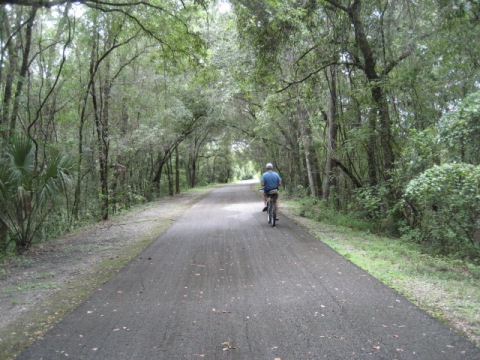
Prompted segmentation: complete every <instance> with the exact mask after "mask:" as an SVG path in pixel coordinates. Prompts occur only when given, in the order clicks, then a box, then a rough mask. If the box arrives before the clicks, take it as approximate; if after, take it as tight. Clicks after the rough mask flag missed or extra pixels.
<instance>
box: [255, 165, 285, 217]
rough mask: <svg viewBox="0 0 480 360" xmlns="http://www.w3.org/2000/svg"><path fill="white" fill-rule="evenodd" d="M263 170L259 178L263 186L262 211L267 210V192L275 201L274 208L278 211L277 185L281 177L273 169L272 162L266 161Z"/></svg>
mask: <svg viewBox="0 0 480 360" xmlns="http://www.w3.org/2000/svg"><path fill="white" fill-rule="evenodd" d="M265 168H266V169H267V171H265V172H264V173H263V175H262V178H261V179H260V183H261V184H262V187H263V204H264V205H265V207H264V208H263V210H262V211H267V199H268V197H267V194H268V195H271V196H272V197H273V202H274V203H275V210H276V211H277V213H278V201H277V200H278V187H279V186H280V185H281V184H282V178H281V177H280V175H278V174H277V173H276V172H275V171H273V165H272V163H268V164H267V165H266V166H265Z"/></svg>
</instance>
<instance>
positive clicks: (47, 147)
mask: <svg viewBox="0 0 480 360" xmlns="http://www.w3.org/2000/svg"><path fill="white" fill-rule="evenodd" d="M0 4H1V8H0V9H1V10H0V16H1V18H2V23H1V25H0V45H1V56H0V85H1V87H0V99H1V104H2V105H1V108H0V166H1V167H2V169H4V170H2V176H1V177H0V191H1V192H2V194H1V196H2V204H1V205H0V246H1V247H2V248H3V249H4V251H11V250H12V249H16V250H17V251H21V250H22V249H24V248H26V247H28V246H29V245H30V244H31V243H32V242H35V241H42V240H44V239H45V238H47V237H51V236H54V235H56V234H59V233H62V232H64V231H67V230H68V229H70V228H71V227H72V226H75V224H78V223H81V222H84V221H92V220H100V219H104V220H106V219H108V218H109V217H110V216H111V215H112V214H113V213H115V212H117V211H121V210H123V209H128V208H129V207H131V206H132V205H135V204H137V203H140V202H145V201H150V200H153V199H155V198H157V197H159V196H171V195H174V194H175V193H178V192H180V191H181V190H182V189H185V188H188V187H194V186H198V185H202V184H208V183H213V182H229V181H233V180H236V179H246V178H250V177H252V176H255V175H258V174H259V173H260V172H261V171H262V170H263V167H264V164H265V163H267V162H273V163H274V164H275V167H276V168H277V169H278V171H279V172H280V173H281V174H282V177H283V179H284V183H285V189H284V190H285V191H286V193H288V194H290V195H292V196H295V195H304V196H311V197H314V198H318V199H321V200H323V201H324V203H325V206H330V207H332V208H334V209H336V210H337V211H348V212H350V213H351V214H352V216H361V217H365V218H368V219H371V220H374V221H375V222H376V223H377V224H378V226H379V227H380V228H381V229H383V230H388V231H391V232H393V233H395V234H401V233H403V234H405V235H407V236H410V237H411V238H412V239H414V240H416V241H425V242H428V243H438V244H439V247H438V248H439V251H441V252H446V253H453V252H455V253H458V254H462V255H461V256H466V257H472V258H477V259H478V256H479V253H480V237H479V234H480V229H479V226H480V224H479V220H478V219H479V213H478V206H476V205H475V204H477V203H476V202H475V201H477V202H478V200H476V197H478V193H479V186H480V185H479V184H480V180H479V179H478V176H479V175H478V174H479V171H478V166H480V165H479V155H478V154H479V149H478V143H479V141H478V140H479V130H478V123H479V121H478V120H479V113H480V105H479V101H478V98H479V95H478V94H479V91H480V76H479V75H480V64H479V60H478V59H479V58H480V44H479V43H478V41H477V38H478V34H479V33H480V32H479V28H480V21H479V20H480V3H479V2H478V1H476V0H455V1H442V0H431V1H423V2H421V3H417V2H412V1H410V0H398V1H392V0H380V1H366V0H348V1H347V0H288V1H278V0H261V1H246V0H231V1H230V2H229V1H227V0H222V1H207V0H205V1H199V0H183V1H176V0H167V1H157V0H148V1H118V2H110V1H97V0H77V1H70V0H51V1H48V0H8V1H1V2H0ZM22 144H23V145H25V146H27V144H28V146H27V147H28V149H30V150H29V151H28V154H27V153H25V151H26V150H25V149H26V147H25V146H23V145H22ZM20 149H23V150H22V151H23V155H22V151H20ZM19 151H20V152H19ZM59 154H62V157H59ZM27 155H28V156H27ZM15 159H17V160H19V161H23V162H25V161H26V160H27V159H28V167H27V168H28V169H27V168H25V169H24V175H23V177H22V180H20V178H19V177H18V176H14V174H18V171H19V169H20V168H19V164H20V163H18V162H16V161H15ZM22 159H23V160H22ZM66 164H68V166H66ZM67 169H68V171H67ZM27 170H28V171H27ZM22 171H23V170H22ZM444 171H446V172H450V173H452V174H457V175H458V176H460V177H462V176H463V177H465V178H467V177H468V179H469V180H468V184H469V185H468V186H470V187H473V188H474V189H473V188H472V189H473V190H472V189H471V190H472V191H470V190H468V191H467V193H468V195H465V196H466V199H464V200H465V201H466V203H464V202H463V201H464V200H462V201H460V200H459V199H458V198H453V197H451V198H450V199H451V203H455V204H456V206H460V205H461V206H462V208H463V209H466V210H465V211H466V212H465V213H464V212H462V215H461V218H459V221H460V225H459V226H458V227H456V230H455V232H454V233H455V234H459V236H457V237H455V236H452V235H451V233H448V231H447V229H445V231H444V232H442V231H439V232H438V233H437V235H436V237H435V238H432V237H431V236H430V235H431V231H430V229H431V228H430V227H429V226H430V225H432V224H433V226H442V225H441V224H442V221H439V222H435V223H433V222H432V221H433V220H432V219H433V218H435V219H437V220H438V219H440V220H442V219H444V218H445V217H446V216H447V215H448V211H446V210H445V211H444V210H443V208H444V206H445V205H444V204H443V202H441V201H440V200H439V201H438V204H436V203H435V200H434V199H435V198H436V196H438V197H442V196H443V195H445V196H447V195H446V194H453V193H455V191H457V190H458V189H459V188H458V186H459V185H458V183H455V181H453V180H452V176H453V177H454V178H455V176H457V175H452V176H447V175H444V174H445V173H444ZM465 172H467V173H469V174H470V175H468V176H467V175H459V174H465ZM440 174H442V175H441V176H440ZM433 177H437V178H436V180H435V189H437V188H440V189H442V191H440V192H439V193H436V192H435V194H436V195H435V196H433V197H432V194H433V193H432V192H431V189H432V187H430V186H427V184H430V183H431V181H432V179H433ZM42 179H43V180H42ZM47 179H50V180H48V181H47ZM67 180H68V181H67ZM19 184H21V186H18V185H19ZM48 184H50V185H48ZM54 184H56V185H55V186H54ZM67 184H68V186H67ZM475 184H476V185H475ZM60 185H62V186H60ZM64 185H65V186H64ZM20 188H21V189H22V190H21V193H19V192H18V191H20V190H18V189H20ZM14 189H17V190H14ZM455 189H457V190H455ZM462 189H463V188H462ZM469 189H470V188H469ZM47 190H48V191H47ZM45 191H47V192H48V193H49V194H51V195H52V196H50V197H49V198H48V199H47V197H45V196H43V195H42V194H46V193H45ZM461 191H464V190H461ZM465 191H466V190H465ZM467 193H465V194H467ZM462 194H463V193H462ZM27 195H28V196H27ZM53 195H55V196H53ZM448 196H450V195H448ZM452 196H453V195H452ZM20 199H24V200H25V199H28V201H27V202H26V201H24V200H22V201H20ZM34 199H37V200H35V201H34ZM426 199H428V201H427V200H426ZM444 199H446V197H445V198H444ZM53 201H54V202H55V206H54V207H53V206H52V204H53ZM34 202H35V206H34V207H32V205H33V203H34ZM27 203H28V204H27ZM440 204H442V205H440ZM27 205H28V206H27ZM477 205H478V204H477ZM440 208H441V209H442V210H441V211H439V209H440ZM435 209H436V210H435ZM14 213H17V215H16V216H14V215H13V214H14ZM20 214H23V215H20ZM439 217H440V218H439ZM441 217H443V218H441ZM27 218H28V219H30V220H28V224H29V226H30V227H29V229H31V230H32V231H31V232H28V234H27V233H26V231H27V228H26V227H25V224H26V221H27ZM54 223H55V224H57V225H56V226H53V225H52V224H54ZM34 224H35V225H34ZM429 224H430V225H429ZM461 228H463V229H467V228H468V229H469V230H468V231H467V232H462V233H461V234H460V233H459V232H460V230H459V229H461ZM34 229H35V230H34ZM33 230H34V231H33ZM29 231H30V230H29ZM429 231H430V232H429ZM429 234H430V235H429ZM447 234H450V235H448V236H447ZM454 237H455V238H456V240H455V241H453V240H452V239H453V238H454ZM19 239H22V240H19ZM458 239H462V240H461V241H460V240H458ZM445 241H447V242H449V244H448V246H446V245H445ZM465 249H467V251H463V250H465Z"/></svg>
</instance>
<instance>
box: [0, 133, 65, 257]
mask: <svg viewBox="0 0 480 360" xmlns="http://www.w3.org/2000/svg"><path fill="white" fill-rule="evenodd" d="M46 160H47V161H46V162H45V165H44V166H43V169H41V170H39V171H37V170H36V167H35V147H34V144H33V142H32V141H31V140H30V139H29V138H27V137H24V136H19V135H16V136H14V137H13V139H12V140H11V141H10V143H9V144H8V146H7V147H6V148H5V149H3V151H2V153H1V154H0V204H1V205H0V224H1V230H2V232H1V233H0V251H1V252H6V251H7V250H8V249H9V248H10V247H11V246H13V247H14V248H15V249H16V250H17V251H22V250H24V249H26V248H28V247H29V246H30V245H31V243H32V242H33V241H34V239H35V238H36V236H37V233H38V230H39V229H40V228H41V226H42V223H43V221H44V220H45V218H46V216H47V215H48V214H49V212H50V211H52V210H53V209H54V206H55V204H56V200H57V198H59V197H60V195H62V194H64V193H65V192H66V191H67V189H68V186H69V184H70V182H71V180H72V176H73V168H74V164H73V161H72V160H71V159H69V158H68V156H65V155H62V154H60V153H59V152H58V151H55V150H53V149H52V150H51V151H50V153H49V156H48V157H47V159H46Z"/></svg>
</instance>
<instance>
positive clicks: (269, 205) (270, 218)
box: [260, 189, 278, 227]
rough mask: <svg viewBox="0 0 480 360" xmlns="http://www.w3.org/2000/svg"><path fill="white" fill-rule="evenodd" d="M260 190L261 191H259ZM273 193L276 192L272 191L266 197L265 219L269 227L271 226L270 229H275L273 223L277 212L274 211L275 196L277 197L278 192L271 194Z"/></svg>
mask: <svg viewBox="0 0 480 360" xmlns="http://www.w3.org/2000/svg"><path fill="white" fill-rule="evenodd" d="M260 190H263V189H260ZM273 191H276V190H272V191H270V192H268V193H267V194H266V195H267V198H268V200H267V219H268V223H269V224H270V225H272V227H275V222H276V220H277V210H276V209H275V199H274V197H275V195H277V196H278V191H277V192H273Z"/></svg>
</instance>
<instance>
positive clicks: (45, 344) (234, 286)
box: [18, 184, 480, 360]
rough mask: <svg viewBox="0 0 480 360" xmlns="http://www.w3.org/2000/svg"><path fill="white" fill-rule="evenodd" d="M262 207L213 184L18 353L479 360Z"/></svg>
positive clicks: (461, 342) (244, 193)
mask: <svg viewBox="0 0 480 360" xmlns="http://www.w3.org/2000/svg"><path fill="white" fill-rule="evenodd" d="M262 205H263V204H262V203H261V201H260V198H259V196H258V194H255V193H254V192H252V191H251V190H250V188H249V185H248V184H238V185H230V186H225V187H221V188H217V189H215V190H214V191H213V192H212V193H211V194H210V195H209V196H208V197H206V198H204V199H203V200H202V201H200V202H199V203H197V204H196V205H194V206H193V207H192V208H191V209H189V210H188V211H187V212H186V213H185V214H184V215H183V216H182V217H181V218H180V219H179V220H177V221H176V222H175V223H174V224H173V225H172V226H171V227H170V228H169V229H168V230H167V231H166V232H165V233H164V234H163V235H161V236H160V237H159V238H158V239H157V240H156V241H155V242H154V243H153V244H152V245H151V246H150V247H149V248H148V249H146V250H145V251H144V252H143V253H142V254H140V255H139V256H138V257H137V258H136V259H135V260H133V261H132V262H131V263H130V264H128V265H127V266H126V267H124V268H123V269H122V270H121V271H119V272H118V274H117V275H116V276H115V277H114V278H113V279H111V281H109V282H108V283H106V284H104V286H103V287H102V288H101V289H99V290H98V291H96V292H95V293H94V294H92V296H91V297H90V298H88V299H87V301H85V302H84V303H83V304H81V305H80V306H79V307H78V308H77V309H76V310H74V311H73V312H72V313H70V314H69V315H68V316H67V317H66V318H64V319H63V320H62V321H61V322H60V323H58V324H57V325H56V326H55V327H54V328H52V329H51V331H49V332H48V333H47V334H46V335H45V336H44V338H43V339H41V340H39V341H37V342H36V343H35V344H33V345H32V346H31V347H30V348H28V349H27V350H26V351H24V352H23V353H22V354H20V356H19V357H18V359H45V360H47V359H48V360H50V359H115V360H119V359H168V360H170V359H222V360H223V359H262V360H263V359H270V360H278V359H281V360H290V359H293V360H296V359H388V360H391V359H425V360H442V359H445V360H452V359H472V360H473V359H476V360H478V359H480V349H479V348H477V347H475V346H474V345H473V344H472V343H470V342H468V341H467V340H465V339H464V338H463V337H461V336H460V335H458V334H456V333H455V332H454V331H452V330H450V329H449V328H448V327H446V326H445V325H443V324H441V323H439V322H438V321H435V320H434V319H432V318H431V317H429V316H428V315H427V314H426V313H424V312H423V311H421V310H419V309H418V308H416V307H415V306H413V305H412V304H411V303H409V302H408V301H407V300H406V299H405V298H403V297H402V296H400V295H398V294H397V293H396V292H394V291H392V290H391V289H389V288H387V287H386V286H384V285H383V284H381V283H380V282H379V281H377V280H375V279H374V278H372V277H371V276H369V275H368V274H366V273H365V272H364V271H362V270H360V269H359V268H358V267H356V266H354V265H352V264H351V263H350V262H348V261H347V260H345V259H344V258H342V257H341V256H339V255H338V254H337V253H335V252H334V251H333V250H331V249H330V248H329V247H328V246H326V245H323V244H322V243H320V242H319V241H318V240H316V239H315V238H313V237H312V236H311V235H309V234H308V233H307V232H306V231H305V230H303V229H302V228H300V227H298V226H297V225H296V224H295V223H294V222H293V221H291V220H289V219H288V218H285V217H284V216H282V214H279V218H280V220H279V221H278V223H277V227H276V228H272V227H270V226H269V225H268V224H267V221H266V215H265V213H262V212H261V209H262V207H263V206H262Z"/></svg>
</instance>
